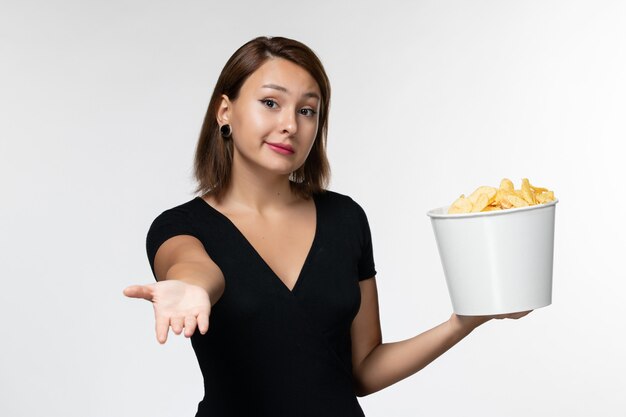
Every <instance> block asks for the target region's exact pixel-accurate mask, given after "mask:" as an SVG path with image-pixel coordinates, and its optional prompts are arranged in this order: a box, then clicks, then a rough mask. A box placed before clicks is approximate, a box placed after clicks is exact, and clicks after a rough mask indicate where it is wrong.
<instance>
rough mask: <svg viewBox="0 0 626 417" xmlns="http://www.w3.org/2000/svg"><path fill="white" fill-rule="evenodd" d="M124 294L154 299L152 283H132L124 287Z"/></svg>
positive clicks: (149, 299)
mask: <svg viewBox="0 0 626 417" xmlns="http://www.w3.org/2000/svg"><path fill="white" fill-rule="evenodd" d="M124 295H125V296H126V297H130V298H143V299H144V300H148V301H152V299H153V297H154V290H153V286H152V285H131V286H130V287H126V288H124Z"/></svg>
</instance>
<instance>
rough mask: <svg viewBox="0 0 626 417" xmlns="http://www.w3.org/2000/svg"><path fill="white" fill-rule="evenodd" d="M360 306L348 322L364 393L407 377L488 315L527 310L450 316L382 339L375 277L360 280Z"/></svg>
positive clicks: (359, 384)
mask: <svg viewBox="0 0 626 417" xmlns="http://www.w3.org/2000/svg"><path fill="white" fill-rule="evenodd" d="M360 285H361V308H360V310H359V312H358V314H357V316H356V318H355V319H354V321H353V323H352V328H351V335H352V362H353V365H352V366H353V374H354V379H355V386H356V393H357V395H358V396H365V395H368V394H371V393H374V392H376V391H379V390H381V389H383V388H386V387H388V386H390V385H392V384H394V383H396V382H398V381H400V380H402V379H404V378H407V377H409V376H411V375H413V374H414V373H416V372H418V371H419V370H420V369H422V368H424V367H425V366H426V365H428V364H429V363H431V362H432V361H433V360H435V359H436V358H438V357H439V356H441V355H442V354H443V353H444V352H446V351H447V350H448V349H450V348H451V347H452V346H454V345H455V344H457V343H458V342H459V341H461V340H462V339H463V338H464V337H465V336H467V335H468V334H470V333H471V332H472V331H473V330H474V329H475V328H476V327H478V326H480V325H481V324H483V323H485V322H487V321H489V320H491V319H492V318H519V317H522V316H524V315H526V314H528V312H524V313H517V314H512V315H500V316H480V317H468V316H457V315H456V314H452V316H451V317H450V319H449V320H448V321H446V322H444V323H442V324H440V325H438V326H436V327H434V328H432V329H430V330H428V331H426V332H424V333H421V334H419V335H417V336H415V337H412V338H411V339H407V340H403V341H400V342H394V343H382V336H381V330H380V319H379V314H378V295H377V290H376V279H375V278H370V279H367V280H364V281H361V283H360Z"/></svg>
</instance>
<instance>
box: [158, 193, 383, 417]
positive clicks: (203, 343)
mask: <svg viewBox="0 0 626 417" xmlns="http://www.w3.org/2000/svg"><path fill="white" fill-rule="evenodd" d="M313 200H314V202H315V207H316V217H317V224H316V230H315V237H314V239H313V243H312V245H311V248H310V251H309V253H308V254H307V257H306V260H305V262H304V265H303V267H302V271H301V272H300V276H299V277H298V280H297V281H296V284H295V286H294V288H293V290H291V291H290V290H289V288H288V287H287V286H286V285H285V284H284V283H283V282H282V281H281V280H280V278H278V276H276V274H275V273H274V272H273V271H272V270H271V268H270V267H269V266H268V265H267V263H265V261H264V260H263V259H262V258H261V256H260V255H259V254H258V252H256V250H255V249H254V248H253V247H252V245H251V244H250V243H249V242H248V241H247V240H246V238H245V237H244V235H243V234H242V233H241V232H240V231H239V230H238V229H237V228H236V227H235V225H234V224H233V223H232V222H231V221H230V220H229V219H228V218H227V217H226V216H225V215H223V214H222V213H220V212H219V211H217V210H216V209H215V208H213V207H212V206H210V205H209V204H207V203H206V202H205V201H204V200H203V199H202V198H200V197H196V198H194V199H193V200H191V201H188V202H186V203H184V204H182V205H179V206H177V207H174V208H172V209H170V210H167V211H165V212H163V213H162V214H160V215H159V216H158V217H157V218H156V219H155V220H154V222H153V223H152V226H151V227H150V230H149V232H148V236H147V241H146V248H147V252H148V259H149V261H150V266H151V267H152V271H153V272H154V257H155V254H156V252H157V250H158V248H159V246H160V245H161V244H162V243H163V242H165V241H166V240H167V239H169V238H171V237H173V236H176V235H191V236H194V237H196V238H197V239H198V240H200V242H202V244H203V245H204V248H205V250H206V252H207V254H208V255H209V256H210V257H211V259H212V260H213V262H215V264H217V266H219V268H220V269H221V271H222V273H223V275H224V279H225V289H224V293H223V295H222V297H221V298H220V299H219V300H218V301H217V303H215V305H214V306H213V307H212V309H211V315H210V317H209V330H208V332H207V333H206V334H205V335H201V334H200V333H199V332H198V331H196V332H195V334H194V335H193V336H192V337H191V343H192V346H193V349H194V351H195V353H196V356H197V358H198V363H199V365H200V369H201V371H202V375H203V377H204V387H205V396H204V399H203V400H202V402H200V404H199V405H198V413H197V414H196V416H214V417H222V416H255V417H263V416H268V417H279V416H286V417H306V416H315V417H321V416H324V417H333V416H337V417H340V416H341V417H351V416H363V411H362V410H361V407H360V406H359V403H358V401H357V399H356V395H355V392H354V386H353V380H352V360H351V339H350V326H351V324H352V321H353V319H354V317H355V316H356V314H357V312H358V310H359V306H360V302H361V293H360V288H359V281H360V280H363V279H367V278H371V277H373V276H374V275H375V274H376V271H375V269H374V260H373V254H372V241H371V236H370V229H369V225H368V222H367V217H366V215H365V212H364V211H363V209H362V208H361V207H360V206H359V205H358V204H357V203H356V202H354V201H353V200H352V199H351V198H350V197H347V196H344V195H341V194H339V193H336V192H332V191H325V192H323V193H319V194H316V195H314V196H313Z"/></svg>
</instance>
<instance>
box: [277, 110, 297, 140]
mask: <svg viewBox="0 0 626 417" xmlns="http://www.w3.org/2000/svg"><path fill="white" fill-rule="evenodd" d="M281 116H282V117H281V120H280V128H281V133H287V134H288V135H289V136H293V135H295V133H296V132H297V131H298V119H297V117H296V112H295V110H294V109H289V108H287V109H285V111H283V112H282V115H281Z"/></svg>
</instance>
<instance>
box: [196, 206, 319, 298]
mask: <svg viewBox="0 0 626 417" xmlns="http://www.w3.org/2000/svg"><path fill="white" fill-rule="evenodd" d="M196 199H199V200H200V202H201V203H202V204H203V205H205V206H206V207H208V209H209V210H211V211H213V212H215V213H217V215H218V216H219V217H221V218H222V219H224V220H225V221H226V222H227V223H228V224H229V225H230V227H231V228H232V229H234V231H235V232H236V233H237V234H238V235H239V237H240V238H241V239H242V240H243V241H244V242H245V244H246V245H247V246H248V248H249V249H250V250H251V251H252V253H253V254H254V256H255V257H256V258H257V260H258V261H259V262H261V264H263V266H264V268H266V269H267V270H268V271H269V272H270V274H271V275H272V276H273V278H274V279H276V280H277V281H278V284H279V285H281V286H282V287H283V288H284V289H285V290H287V291H288V292H289V293H290V294H294V293H295V291H296V290H297V288H298V287H300V281H302V278H303V276H304V273H305V271H306V268H307V265H308V264H309V262H310V258H311V256H312V255H313V252H314V250H315V246H316V244H317V239H318V235H319V229H320V208H319V204H318V201H317V200H316V196H315V194H313V195H312V196H311V199H312V200H313V206H314V208H315V231H314V234H313V240H312V241H311V246H310V247H309V250H308V252H307V254H306V256H305V258H304V262H303V263H302V266H301V267H300V271H299V272H298V276H297V277H296V282H294V284H293V288H291V289H289V287H288V286H287V284H285V281H283V280H282V279H281V278H280V277H279V276H278V274H277V273H276V272H275V271H274V270H273V269H272V267H271V266H270V265H269V264H268V263H267V261H266V260H265V259H264V258H263V257H262V256H261V254H260V253H259V251H258V250H257V249H256V248H255V247H254V245H252V243H251V242H250V240H248V238H247V237H246V235H244V234H243V232H242V231H241V230H240V229H239V228H238V227H237V225H236V224H235V223H234V222H233V221H232V220H231V219H230V218H229V217H228V216H226V215H225V214H224V213H222V212H221V211H219V210H218V209H216V208H215V207H213V206H212V205H211V204H209V203H208V202H207V201H206V200H205V199H204V198H202V197H200V196H198V197H196Z"/></svg>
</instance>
